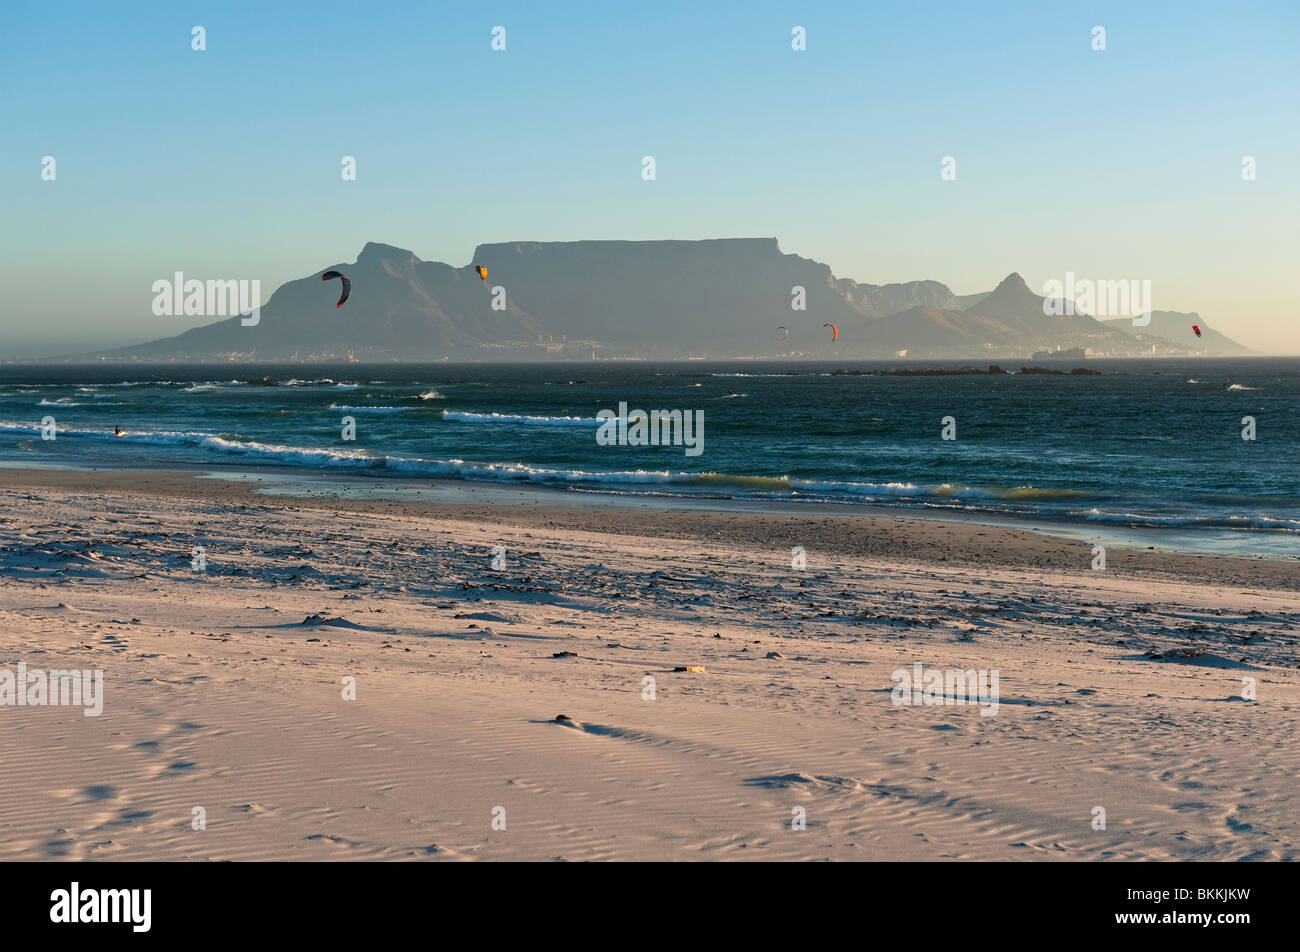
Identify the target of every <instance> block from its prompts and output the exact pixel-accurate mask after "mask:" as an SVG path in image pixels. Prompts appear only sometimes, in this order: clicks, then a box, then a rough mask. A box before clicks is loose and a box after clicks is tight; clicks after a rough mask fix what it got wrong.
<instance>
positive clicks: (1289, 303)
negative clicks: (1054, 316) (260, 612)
mask: <svg viewBox="0 0 1300 952" xmlns="http://www.w3.org/2000/svg"><path fill="white" fill-rule="evenodd" d="M604 7H608V9H604ZM5 10H6V12H5V18H4V19H5V28H4V30H3V31H0V129H3V132H0V282H2V283H3V286H4V288H5V289H6V290H5V296H4V303H3V304H2V305H0V359H3V358H4V357H5V356H6V354H5V351H6V350H11V351H14V352H17V351H18V350H20V349H21V348H22V347H24V346H30V345H33V344H41V343H45V342H50V341H54V342H58V343H60V344H62V343H64V342H66V343H68V344H78V345H84V347H86V348H89V347H92V346H101V345H104V344H107V343H110V342H120V343H128V342H133V341H137V340H147V339H153V338H157V337H164V336H170V335H171V334H175V333H179V332H180V331H181V330H184V329H186V328H187V327H189V326H193V325H194V324H196V323H206V322H207V320H206V319H205V320H195V319H186V318H183V317H159V316H156V315H154V314H153V312H152V309H151V304H152V302H153V297H154V295H153V291H152V286H153V282H155V281H157V280H160V279H169V278H170V277H171V276H172V275H173V273H174V272H177V271H181V272H183V273H184V274H185V276H186V277H187V278H199V279H201V280H202V279H209V278H218V279H241V278H242V279H250V280H251V279H257V280H260V281H261V282H262V288H263V298H264V299H265V298H266V297H269V295H270V293H271V291H272V290H273V289H274V288H276V287H278V286H279V285H280V284H282V283H284V282H285V281H289V280H293V279H296V278H300V277H303V276H305V275H309V274H312V273H314V272H316V271H318V270H320V269H321V268H323V267H326V266H328V265H331V264H337V263H344V262H351V261H354V260H355V259H356V257H357V255H358V254H359V253H360V251H361V248H362V246H363V245H364V244H365V243H366V242H367V241H378V242H383V243H386V244H391V245H396V246H398V247H402V248H407V249H410V250H411V251H413V252H415V254H416V255H417V256H419V257H420V258H423V259H425V260H437V261H446V262H448V263H449V264H452V265H455V266H457V267H461V266H464V265H467V264H469V263H470V262H471V256H472V254H473V250H474V248H475V246H476V245H478V244H480V243H487V242H497V241H516V240H529V241H569V240H579V239H658V238H679V239H680V238H687V239H694V238H721V237H764V236H774V237H776V238H778V239H779V240H780V243H781V248H782V250H783V251H785V252H787V253H795V254H799V255H801V256H803V257H807V258H814V259H816V260H819V261H822V262H825V263H826V264H828V265H830V267H831V269H832V271H834V273H835V274H836V275H837V276H839V277H849V278H853V279H855V280H857V281H862V282H870V283H874V284H883V283H888V282H893V281H908V280H919V279H933V280H938V281H942V282H944V283H945V284H947V285H948V286H949V287H950V288H952V290H953V291H954V292H955V293H957V294H968V293H973V292H977V291H986V290H989V289H990V288H992V287H993V286H995V285H996V284H997V282H998V281H999V280H1001V279H1002V278H1003V277H1005V276H1006V275H1007V274H1009V273H1010V272H1012V271H1017V272H1019V273H1020V274H1021V275H1022V276H1023V277H1024V278H1025V280H1026V281H1027V282H1028V284H1029V285H1030V287H1031V288H1034V289H1035V290H1037V291H1039V292H1040V293H1041V292H1042V290H1043V286H1044V283H1045V282H1047V281H1049V280H1057V281H1064V279H1065V275H1066V273H1067V272H1073V273H1074V275H1075V276H1076V279H1079V278H1089V279H1093V280H1121V279H1136V280H1150V281H1151V288H1152V291H1151V294H1152V304H1153V306H1154V307H1155V308H1156V309H1158V310H1177V311H1196V312H1198V313H1199V314H1200V315H1201V317H1202V318H1203V320H1204V321H1205V322H1206V323H1208V324H1209V325H1210V326H1212V327H1214V328H1215V329H1217V330H1220V331H1222V332H1223V333H1226V334H1227V335H1228V336H1229V337H1232V338H1234V339H1236V340H1238V341H1240V342H1241V343H1244V344H1246V345H1247V346H1251V347H1255V348H1257V349H1259V350H1262V351H1264V352H1267V353H1290V354H1297V353H1300V278H1298V277H1297V275H1298V274H1300V267H1297V261H1298V260H1300V224H1298V223H1300V216H1298V215H1297V212H1300V121H1297V120H1300V109H1298V108H1297V103H1298V102H1300V96H1297V89H1300V82H1298V80H1300V53H1297V40H1298V39H1300V35H1298V34H1300V31H1298V30H1297V27H1300V4H1297V3H1295V2H1294V0H1285V2H1276V3H1249V2H1247V3H1197V2H1194V0H1190V2H1188V0H1182V2H1150V3H1141V4H1135V3H1132V2H1119V3H1109V2H1087V3H1082V2H1051V0H1037V2H1032V3H989V4H971V3H961V2H953V3H944V2H940V3H926V4H918V3H914V2H898V3H887V2H886V3H877V2H873V3H861V2H857V0H854V2H843V3H804V2H799V3H794V2H787V3H777V2H762V0H756V2H755V0H751V2H743V3H739V2H738V3H728V2H713V0H711V2H709V3H705V4H702V3H699V2H698V0H692V2H683V3H678V2H668V0H656V2H654V3H651V4H636V3H619V4H596V3H587V2H583V3H565V2H558V3H548V4H538V3H535V2H532V3H518V4H510V3H491V2H489V3H486V4H450V3H430V2H417V3H400V2H394V3H383V4H357V3H346V4H345V3H328V2H314V3H311V4H306V3H301V4H300V3H293V2H284V3H274V4H268V3H263V2H255V3H216V2H209V3H186V2H149V0H141V2H134V3H130V4H104V3H102V2H77V3H63V4H58V3H50V2H27V0H8V2H7V3H6V4H5ZM196 26H201V27H202V28H203V30H204V34H205V36H204V40H205V45H206V49H204V50H201V51H200V50H195V49H193V48H192V46H193V43H194V37H193V29H194V28H195V27H196ZM497 26H500V27H504V29H505V47H506V48H505V49H504V50H493V49H492V41H493V35H492V31H493V28H494V27H497ZM797 26H798V27H803V28H804V31H805V34H806V49H804V50H798V51H796V50H794V49H792V39H793V35H792V31H793V30H794V28H795V27H797ZM1098 26H1100V27H1103V28H1104V29H1105V49H1104V50H1097V49H1094V48H1093V47H1094V44H1095V39H1094V28H1095V27H1098ZM46 156H51V157H53V158H54V163H55V164H54V176H55V177H54V179H53V180H52V181H51V180H47V179H45V178H43V177H42V172H43V168H44V167H46V166H47V163H46V162H45V157H46ZM344 156H353V157H354V158H355V162H356V178H355V180H353V181H345V180H344V179H343V176H342V174H341V171H342V161H343V157H344ZM645 156H653V157H654V160H655V179H654V180H653V181H645V180H644V179H643V178H642V159H643V157H645ZM945 156H951V157H952V158H953V159H954V160H955V172H956V177H955V179H951V180H945V179H944V178H943V177H942V175H941V172H942V169H943V162H944V157H945ZM1246 156H1250V157H1252V158H1253V160H1254V163H1255V170H1256V172H1255V178H1254V180H1250V181H1247V180H1244V179H1243V175H1242V167H1243V166H1242V163H1243V158H1244V157H1246ZM6 344H7V345H8V346H6Z"/></svg>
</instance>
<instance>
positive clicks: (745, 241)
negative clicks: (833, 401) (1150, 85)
mask: <svg viewBox="0 0 1300 952" xmlns="http://www.w3.org/2000/svg"><path fill="white" fill-rule="evenodd" d="M475 266H482V267H485V268H486V269H487V279H486V280H485V281H484V280H481V279H480V277H479V275H478V274H477V273H476V271H475ZM329 270H337V271H341V272H342V273H344V274H346V275H348V277H349V279H350V280H351V282H352V295H351V297H350V299H349V300H348V302H347V304H346V305H344V306H343V307H342V308H335V307H334V306H333V304H334V301H335V299H336V295H337V291H336V287H337V286H336V285H335V286H333V287H325V286H323V282H322V281H321V275H322V274H323V273H324V272H325V271H329ZM963 305H964V306H963ZM1169 313H1174V312H1169ZM824 324H834V325H835V326H836V327H837V328H838V329H839V337H838V340H836V341H832V340H831V334H830V332H829V331H828V330H826V329H825V328H824V326H823V325H824ZM1118 324H1119V322H1115V321H1111V322H1100V321H1096V320H1094V319H1093V318H1091V317H1088V316H1085V315H1074V316H1053V315H1049V314H1046V313H1044V307H1043V298H1042V297H1041V296H1039V295H1036V294H1035V293H1034V292H1033V291H1032V290H1030V288H1029V287H1028V285H1027V284H1026V283H1025V281H1024V279H1023V278H1022V277H1021V276H1020V275H1019V273H1017V272H1011V273H1010V274H1008V275H1007V277H1005V278H1003V279H1002V281H1000V282H999V283H998V285H997V286H996V287H995V288H994V289H993V290H992V291H990V292H986V293H984V294H976V295H962V296H960V297H958V296H957V295H954V294H953V292H952V290H951V289H950V288H949V287H948V286H947V285H946V284H943V283H942V282H940V281H934V280H920V281H910V282H899V283H891V284H883V285H877V284H869V283H865V282H858V281H855V280H853V279H851V278H843V277H837V276H836V275H835V274H834V273H833V272H832V270H831V268H830V267H829V266H828V265H826V264H824V263H822V262H818V261H815V260H813V259H810V258H804V257H801V256H799V255H796V254H789V253H786V252H783V251H782V250H781V248H780V243H779V242H778V240H777V239H776V238H774V237H759V238H713V239H704V240H686V239H681V240H656V241H637V240H611V241H605V240H580V241H568V242H540V241H507V242H490V243H484V244H480V245H478V246H477V247H476V248H475V250H474V256H473V258H472V259H471V262H470V263H469V264H467V265H465V266H463V267H455V266H453V265H450V264H446V263H443V262H437V261H424V260H422V259H421V258H419V256H417V255H416V254H415V253H414V252H413V251H410V250H408V249H405V248H400V247H398V246H396V245H390V244H386V243H383V242H376V241H367V242H366V243H365V245H364V246H363V247H362V249H361V253H360V254H359V255H358V256H357V259H356V261H354V262H352V263H351V264H348V263H346V262H337V263H334V264H330V265H327V266H325V267H323V268H321V269H320V270H319V271H316V272H314V273H313V274H311V275H308V276H306V277H303V278H299V279H296V280H292V281H288V282H286V283H284V284H282V285H281V286H280V287H279V288H277V289H276V290H275V291H274V292H273V293H272V294H271V296H270V298H269V299H268V300H267V301H266V303H265V304H263V306H262V308H261V312H260V320H259V322H258V324H257V325H256V326H244V325H242V323H241V321H240V318H239V317H231V318H227V319H225V320H219V321H216V322H214V323H212V324H208V325H204V326H201V327H196V328H192V329H190V330H188V331H185V332H184V333H181V334H178V335H175V336H173V337H166V338H160V339H157V340H153V341H149V342H147V343H144V344H140V345H135V346H132V347H125V348H117V349H115V350H112V351H107V352H102V353H101V354H99V355H97V356H101V357H103V358H108V359H136V360H140V359H158V360H180V359H186V360H195V359H200V360H207V359H221V358H235V359H240V358H242V359H256V360H284V359H289V360H293V359H320V358H330V357H337V358H341V357H343V356H346V355H349V354H351V355H353V356H355V358H357V359H371V360H427V359H439V358H444V359H449V358H456V359H512V358H528V357H532V358H536V357H539V356H551V357H554V356H562V357H565V356H567V357H570V358H576V357H582V358H590V357H592V356H596V355H597V354H599V355H600V356H602V357H638V358H651V359H655V358H658V359H673V358H680V357H690V356H710V357H716V358H724V357H751V356H754V357H762V356H769V357H812V358H830V357H843V358H862V357H882V356H893V355H894V354H896V353H898V352H900V351H907V352H908V355H909V356H915V357H1016V356H1027V355H1028V354H1029V353H1030V352H1032V351H1035V350H1041V349H1052V348H1054V347H1064V348H1072V347H1089V348H1091V349H1093V350H1094V351H1095V352H1097V353H1105V354H1114V355H1117V356H1130V355H1131V356H1137V355H1140V354H1144V353H1147V352H1149V351H1150V350H1151V348H1152V347H1153V346H1154V347H1155V348H1156V352H1157V353H1183V352H1186V351H1187V350H1188V349H1189V345H1187V344H1186V343H1180V342H1174V341H1170V340H1167V339H1166V338H1164V337H1161V336H1159V335H1156V334H1154V333H1150V334H1144V333H1141V332H1140V329H1134V328H1131V327H1127V328H1122V327H1120V326H1118ZM782 325H783V326H785V327H786V328H788V330H789V337H788V338H785V337H783V336H782V335H781V334H780V333H779V332H778V330H777V328H778V327H779V326H782ZM1161 328H1162V329H1166V328H1168V330H1166V333H1170V332H1172V331H1176V330H1177V327H1176V321H1172V320H1171V321H1162V322H1161ZM1202 329H1203V330H1204V326H1203V328H1202ZM1135 331H1136V333H1135ZM1188 334H1190V329H1188ZM1207 336H1208V335H1207ZM1213 343H1214V345H1215V346H1216V347H1218V348H1220V349H1225V350H1231V348H1237V349H1238V350H1237V351H1236V352H1248V351H1246V349H1245V348H1242V347H1241V346H1240V345H1238V344H1236V343H1235V342H1233V341H1230V340H1229V339H1228V338H1226V337H1223V336H1222V335H1217V336H1216V337H1215V338H1214V340H1213ZM1197 346H1198V347H1206V349H1208V347H1207V345H1205V344H1202V343H1201V342H1198V345H1197Z"/></svg>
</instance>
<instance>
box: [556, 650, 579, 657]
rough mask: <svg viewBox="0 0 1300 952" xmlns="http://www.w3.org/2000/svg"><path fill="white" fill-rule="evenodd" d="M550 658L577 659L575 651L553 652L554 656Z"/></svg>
mask: <svg viewBox="0 0 1300 952" xmlns="http://www.w3.org/2000/svg"><path fill="white" fill-rule="evenodd" d="M551 657H552V658H576V657H578V653H577V652H576V651H557V652H555V654H553V655H551Z"/></svg>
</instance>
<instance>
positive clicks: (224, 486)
mask: <svg viewBox="0 0 1300 952" xmlns="http://www.w3.org/2000/svg"><path fill="white" fill-rule="evenodd" d="M316 486H321V487H328V489H326V490H323V491H321V492H318V493H315V494H313V493H312V492H311V489H312V488H313V487H316ZM340 486H342V487H344V488H345V489H346V488H347V487H359V488H358V489H355V490H354V491H353V493H352V494H349V493H348V492H339V491H337V490H338V487H340ZM40 490H60V491H63V490H72V491H81V492H105V493H113V494H127V495H137V496H138V495H145V496H148V495H157V496H160V497H164V498H182V499H189V500H201V501H207V502H213V503H222V504H227V505H231V504H234V505H245V506H251V507H265V508H301V509H303V510H313V509H314V510H332V511H337V512H350V513H376V514H390V515H408V516H418V517H420V518H428V519H449V520H472V521H474V522H479V523H484V524H489V525H500V526H511V527H516V528H529V527H532V528H546V529H555V528H562V529H568V530H579V531H584V532H597V533H606V534H614V535H635V536H640V537H650V538H656V537H657V538H671V539H683V540H684V539H698V540H709V541H718V540H725V541H728V542H731V543H743V544H746V545H751V546H758V545H761V546H764V547H766V548H769V549H770V550H772V552H773V557H774V558H777V557H784V558H785V559H786V560H788V559H789V558H790V552H791V550H792V549H793V548H794V547H795V546H802V547H803V548H804V549H805V551H806V552H807V553H809V554H810V556H809V557H810V558H811V553H813V552H821V553H824V554H826V555H834V556H837V557H844V556H851V557H870V558H887V559H893V560H905V561H910V562H938V563H945V562H951V563H959V564H965V565H984V566H1005V567H1011V568H1022V569H1034V570H1039V571H1042V570H1049V569H1050V570H1059V571H1067V572H1071V571H1078V572H1087V571H1092V563H1093V558H1094V556H1093V546H1094V544H1095V540H1096V538H1097V537H1099V536H1101V535H1102V533H1099V532H1090V533H1088V535H1089V536H1091V538H1083V537H1082V535H1083V532H1082V529H1081V528H1080V527H1077V526H1074V525H1052V524H1051V523H1050V522H1048V521H1046V520H1039V521H1038V524H1032V523H1029V522H1025V523H1017V522H1013V521H1011V520H1004V521H998V522H994V521H991V520H990V521H982V520H980V519H978V517H967V518H944V516H943V515H934V516H930V515H918V514H915V513H911V512H908V511H905V510H882V509H876V508H868V507H862V506H852V505H837V504H809V508H808V509H807V510H800V511H794V512H791V511H790V507H776V506H770V505H766V504H762V503H755V504H738V503H741V501H738V500H707V501H704V503H705V504H701V503H700V502H699V501H696V500H694V499H682V498H681V497H671V498H669V499H664V498H660V497H649V498H647V497H643V496H626V497H620V496H612V495H607V494H598V493H591V494H588V493H577V492H571V491H564V490H557V489H551V488H548V487H536V486H524V487H516V486H508V485H501V484H497V483H486V482H472V481H461V480H419V481H415V480H407V479H399V478H389V477H358V476H352V475H346V476H335V475H333V474H319V473H312V472H305V473H284V472H283V471H278V470H270V469H258V468H256V467H247V466H245V467H240V468H238V469H234V470H223V469H213V468H212V467H204V468H195V469H192V470H152V469H149V470H146V469H140V470H135V469H113V470H105V469H19V468H9V467H0V492H3V493H6V494H13V493H21V492H23V491H40ZM387 494H391V495H387ZM426 495H427V497H428V498H420V497H422V496H426ZM386 496H387V498H386ZM1044 526H1047V528H1044ZM1089 528H1091V527H1089ZM1149 538H1150V533H1148V539H1149ZM1143 541H1147V540H1143ZM1105 545H1106V550H1107V551H1106V564H1107V569H1106V570H1107V571H1122V572H1124V573H1136V574H1144V575H1153V576H1161V577H1166V578H1179V579H1183V580H1196V579H1199V580H1203V581H1209V580H1215V581H1217V582H1227V583H1229V584H1232V585H1235V586H1240V587H1244V588H1250V587H1262V588H1280V589H1289V590H1297V591H1300V562H1298V561H1296V560H1294V559H1283V558H1272V557H1268V556H1264V555H1253V556H1240V555H1226V554H1223V553H1217V552H1188V551H1183V550H1180V549H1177V548H1173V547H1169V548H1165V549H1158V548H1155V547H1147V548H1141V547H1139V544H1136V543H1135V544H1131V545H1123V544H1116V543H1114V542H1113V541H1107V542H1106V543H1105Z"/></svg>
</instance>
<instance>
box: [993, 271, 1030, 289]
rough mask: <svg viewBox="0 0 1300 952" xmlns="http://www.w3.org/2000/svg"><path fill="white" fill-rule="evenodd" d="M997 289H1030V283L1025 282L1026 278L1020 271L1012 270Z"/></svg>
mask: <svg viewBox="0 0 1300 952" xmlns="http://www.w3.org/2000/svg"><path fill="white" fill-rule="evenodd" d="M994 290H995V291H1028V290H1029V285H1027V284H1025V279H1024V278H1022V277H1021V276H1020V272H1018V271H1012V272H1011V273H1010V274H1009V275H1007V276H1006V277H1005V278H1003V279H1002V281H1001V282H1000V283H999V284H998V286H997V287H996V288H995V289H994Z"/></svg>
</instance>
